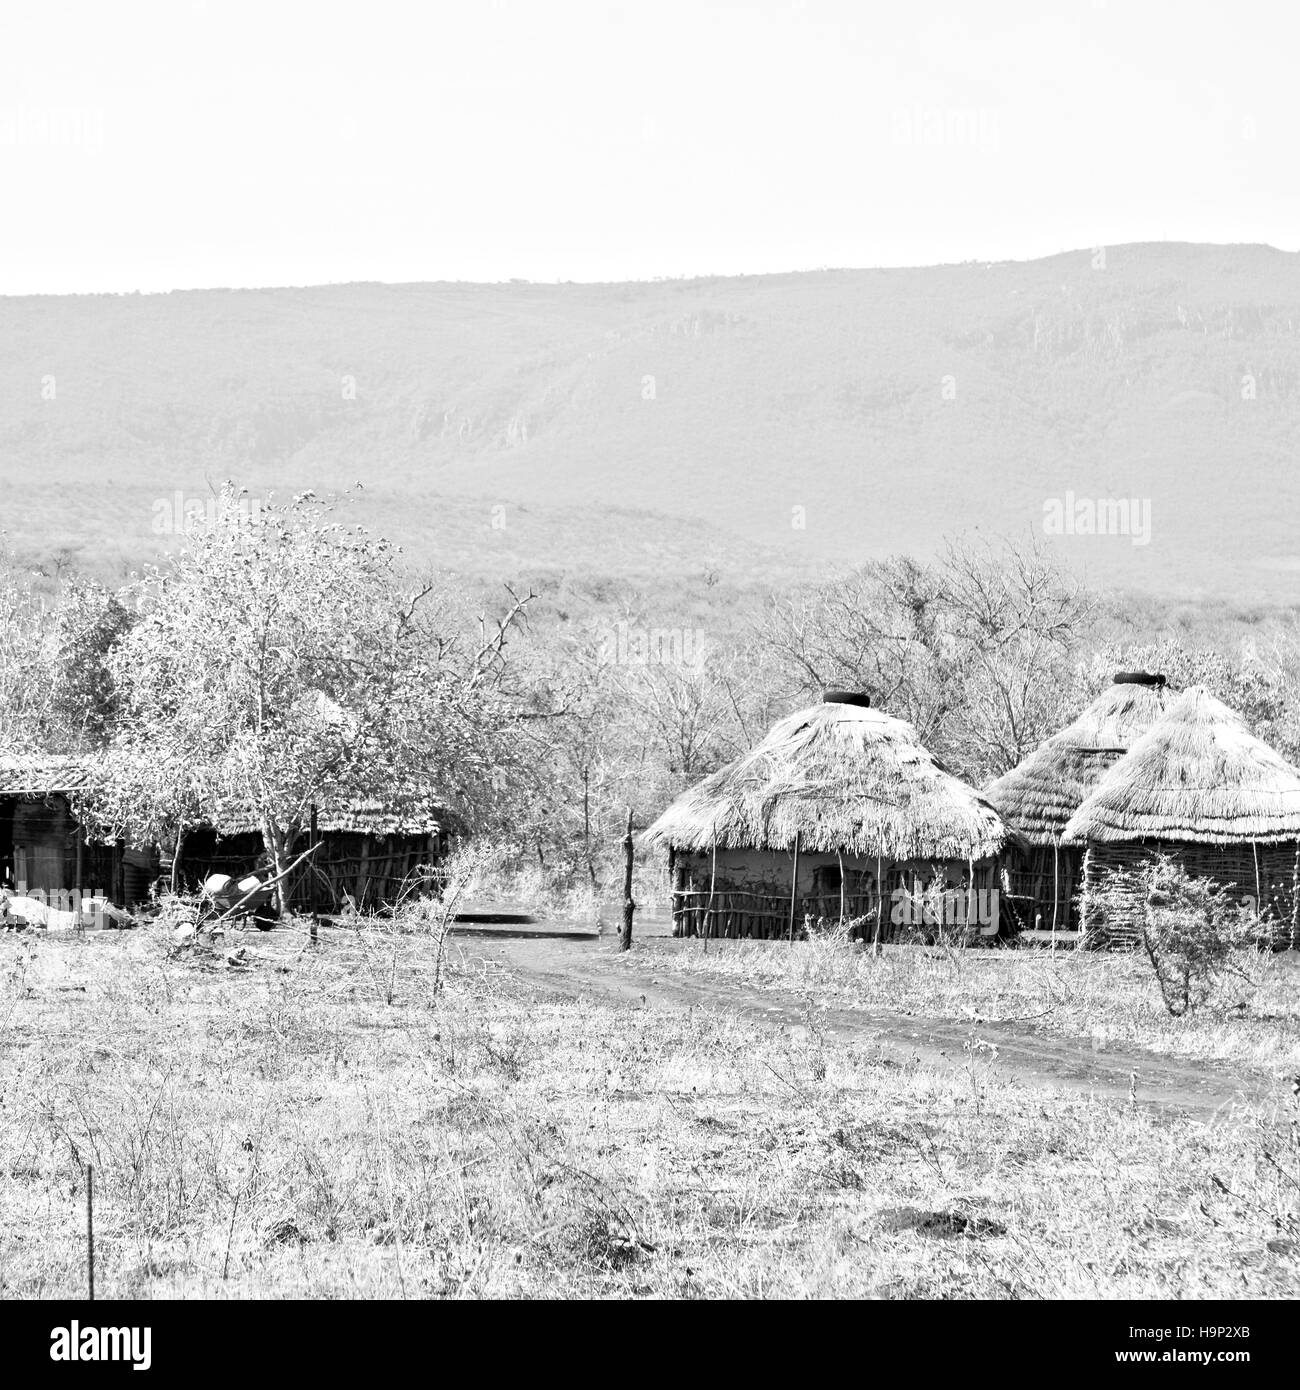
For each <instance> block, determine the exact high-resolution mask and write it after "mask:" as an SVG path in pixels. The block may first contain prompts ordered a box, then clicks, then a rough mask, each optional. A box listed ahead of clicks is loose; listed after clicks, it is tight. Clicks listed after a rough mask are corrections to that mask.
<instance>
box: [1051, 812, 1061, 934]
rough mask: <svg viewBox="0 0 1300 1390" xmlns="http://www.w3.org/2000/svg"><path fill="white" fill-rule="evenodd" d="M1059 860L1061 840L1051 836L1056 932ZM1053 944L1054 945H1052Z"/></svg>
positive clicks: (1053, 924) (1053, 906)
mask: <svg viewBox="0 0 1300 1390" xmlns="http://www.w3.org/2000/svg"><path fill="white" fill-rule="evenodd" d="M1060 859H1061V840H1060V837H1059V836H1057V835H1053V836H1052V930H1053V931H1055V930H1056V904H1057V901H1058V900H1059V898H1060V894H1061V886H1060V885H1061V880H1060V872H1061V869H1060ZM1053 944H1055V943H1053Z"/></svg>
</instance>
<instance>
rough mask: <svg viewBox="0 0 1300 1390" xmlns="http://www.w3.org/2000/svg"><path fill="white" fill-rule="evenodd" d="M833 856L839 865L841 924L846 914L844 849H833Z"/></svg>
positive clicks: (841, 924)
mask: <svg viewBox="0 0 1300 1390" xmlns="http://www.w3.org/2000/svg"><path fill="white" fill-rule="evenodd" d="M835 858H836V859H838V860H839V865H840V926H843V925H844V921H845V918H846V917H847V915H848V914H847V913H846V912H845V910H844V892H845V888H844V851H843V850H840V849H837V850H836V851H835Z"/></svg>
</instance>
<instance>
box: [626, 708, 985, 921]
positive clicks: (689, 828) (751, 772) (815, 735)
mask: <svg viewBox="0 0 1300 1390" xmlns="http://www.w3.org/2000/svg"><path fill="white" fill-rule="evenodd" d="M1006 838H1007V832H1006V828H1005V826H1004V825H1003V823H1002V820H1001V818H1000V817H999V816H998V813H997V812H996V811H995V810H994V809H993V807H992V806H991V805H990V804H989V803H988V802H987V801H986V800H985V799H984V798H983V797H982V796H981V795H980V794H979V793H978V792H977V791H976V790H975V789H974V788H973V787H969V786H967V785H966V784H965V783H964V782H962V781H960V780H959V779H958V778H956V777H954V776H953V775H952V774H951V773H950V772H948V771H947V770H946V769H945V768H944V767H943V766H942V765H941V764H940V763H939V762H938V761H937V760H936V759H935V758H934V756H933V755H932V754H931V753H929V752H928V751H927V750H926V749H925V748H924V747H923V746H922V744H921V742H920V740H919V739H918V738H917V735H916V730H915V729H913V727H912V726H911V725H910V724H908V723H906V722H904V721H903V720H901V719H895V718H892V717H891V716H889V715H887V714H884V713H883V712H882V711H880V710H876V709H872V708H871V707H870V704H869V701H868V700H867V698H866V697H865V696H859V695H853V694H851V693H849V692H845V691H828V692H827V696H826V699H825V700H824V701H823V702H822V703H821V704H820V705H815V706H813V707H812V708H811V709H804V710H799V711H798V712H797V713H795V714H791V715H788V716H787V717H786V718H784V719H782V720H780V721H779V722H778V723H777V724H776V725H775V726H774V727H773V729H772V730H771V731H770V732H769V733H768V735H767V737H766V738H764V739H763V740H762V741H761V742H760V743H759V744H758V745H757V746H756V747H754V748H753V749H751V750H750V751H749V752H748V753H745V754H744V755H743V756H741V757H739V758H737V759H736V760H735V761H734V762H732V763H730V764H729V765H728V766H726V767H724V768H722V769H721V770H720V771H719V772H716V773H714V774H713V775H712V776H711V777H706V778H705V779H704V780H703V781H702V782H700V783H699V784H698V785H697V786H695V787H692V788H690V789H689V790H688V791H686V792H684V793H683V794H682V795H681V796H679V797H678V798H677V800H676V801H674V802H673V804H672V805H671V806H670V807H669V808H668V809H667V810H666V811H665V812H664V813H663V815H661V816H660V817H659V819H658V820H656V821H655V822H654V824H653V825H651V826H650V828H649V829H648V830H647V831H646V832H645V833H644V835H643V836H642V842H643V843H644V844H647V845H652V846H663V847H665V848H667V850H668V852H669V862H670V864H671V865H672V870H673V919H674V930H675V932H676V933H677V934H678V935H687V936H689V935H696V934H700V935H706V936H708V935H727V936H785V935H789V936H791V937H793V936H794V935H795V933H796V931H801V930H802V929H803V925H804V923H805V920H807V921H809V922H815V921H817V920H826V921H839V922H852V923H857V924H858V925H856V926H854V927H853V930H854V931H855V932H858V933H859V934H866V931H867V929H866V928H865V927H864V925H863V924H865V923H867V922H870V923H871V924H872V925H871V928H870V934H872V935H873V936H874V937H875V938H876V939H877V940H881V939H884V938H885V937H886V936H888V935H889V934H890V929H889V928H888V927H887V926H886V918H887V917H888V916H889V915H890V911H891V906H890V905H891V901H897V899H898V895H899V894H906V893H912V892H913V891H920V890H919V888H918V885H921V884H924V885H933V883H934V881H935V880H938V879H942V881H943V883H944V884H945V885H947V886H950V887H952V888H953V889H954V890H956V889H957V888H958V887H961V888H962V889H963V890H964V891H966V892H967V893H968V894H969V893H970V892H972V891H975V892H978V889H979V887H980V885H981V884H985V886H986V887H987V883H991V881H992V868H991V866H992V861H993V858H994V857H995V856H996V855H997V854H998V852H999V851H1000V850H1001V848H1002V846H1003V843H1004V842H1005V840H1006ZM986 881H987V882H986ZM985 896H986V898H987V893H986V895H985ZM986 906H987V903H986ZM890 921H891V923H896V921H897V919H896V918H893V917H890ZM992 930H993V931H996V923H995V924H994V926H993V927H992Z"/></svg>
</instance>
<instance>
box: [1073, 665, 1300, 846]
mask: <svg viewBox="0 0 1300 1390" xmlns="http://www.w3.org/2000/svg"><path fill="white" fill-rule="evenodd" d="M1065 838H1066V839H1067V840H1069V841H1072V842H1074V843H1077V844H1081V843H1083V842H1084V841H1086V840H1098V841H1132V840H1166V841H1171V842H1175V843H1183V844H1186V843H1193V844H1208V845H1229V844H1242V843H1250V842H1251V841H1259V842H1268V841H1276V840H1300V768H1295V767H1293V766H1292V765H1291V764H1290V763H1289V762H1287V760H1286V759H1285V758H1284V757H1283V756H1282V755H1281V754H1280V753H1278V752H1275V751H1274V750H1273V749H1272V748H1270V747H1269V746H1268V744H1266V743H1264V742H1262V741H1261V740H1260V739H1257V738H1256V737H1255V736H1254V734H1252V733H1251V732H1250V730H1249V729H1247V727H1246V725H1245V722H1244V721H1243V720H1242V718H1241V716H1240V715H1238V714H1236V713H1235V712H1234V711H1233V710H1230V709H1229V708H1228V707H1227V705H1225V704H1224V703H1223V702H1222V701H1221V700H1216V699H1215V698H1214V696H1213V695H1211V694H1210V692H1209V691H1208V690H1206V689H1205V687H1204V686H1199V685H1194V686H1191V687H1189V688H1188V689H1187V690H1185V691H1184V692H1183V693H1182V694H1181V695H1180V696H1179V697H1178V699H1177V700H1176V701H1175V702H1174V703H1173V704H1172V705H1170V707H1169V709H1168V710H1166V711H1165V713H1164V715H1163V716H1161V718H1160V719H1158V720H1157V721H1156V722H1155V723H1154V724H1153V725H1152V726H1151V728H1150V729H1148V730H1147V732H1146V733H1145V734H1143V735H1142V737H1141V738H1139V739H1137V740H1136V741H1135V742H1134V744H1133V746H1132V748H1130V749H1129V751H1128V752H1127V753H1126V754H1125V755H1124V757H1123V758H1121V759H1120V760H1119V761H1118V762H1117V763H1116V764H1115V766H1114V767H1112V768H1111V769H1110V771H1109V772H1107V773H1106V775H1105V776H1104V777H1103V778H1102V779H1101V780H1100V781H1099V782H1098V783H1097V786H1096V789H1095V790H1094V791H1093V793H1092V795H1091V796H1089V797H1088V799H1087V800H1086V801H1085V802H1084V803H1083V805H1082V806H1080V807H1079V809H1078V811H1076V812H1075V814H1074V815H1073V816H1072V817H1071V818H1070V822H1069V824H1068V825H1067V826H1066V829H1065Z"/></svg>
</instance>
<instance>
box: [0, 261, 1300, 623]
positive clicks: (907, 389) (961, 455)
mask: <svg viewBox="0 0 1300 1390" xmlns="http://www.w3.org/2000/svg"><path fill="white" fill-rule="evenodd" d="M1247 377H1251V378H1253V381H1254V398H1253V399H1250V398H1248V397H1249V391H1246V393H1245V396H1246V397H1247V398H1244V397H1243V380H1244V379H1245V378H1247ZM50 378H52V382H51V381H50V380H49V379H50ZM651 379H652V380H651ZM51 387H52V393H53V399H48V398H47V397H49V395H50V394H51ZM1297 440H1300V256H1297V255H1293V254H1288V253H1283V252H1279V251H1275V250H1273V249H1271V248H1268V247H1261V246H1233V247H1214V246H1194V245H1182V244H1177V243H1158V244H1146V245H1135V246H1119V247H1111V248H1107V250H1106V253H1105V264H1104V268H1094V253H1092V252H1090V251H1079V252H1073V253H1069V254H1065V255H1060V256H1055V257H1052V258H1049V259H1046V260H1041V261H1035V262H1026V263H1000V264H964V265H957V266H943V267H933V268H925V269H916V270H876V271H872V270H828V271H821V272H816V273H808V274H791V275H776V276H761V277H739V278H725V279H709V280H692V281H660V282H649V283H645V282H639V283H631V284H607V285H576V284H565V285H534V284H518V283H511V284H504V285H472V284H419V285H378V284H355V285H340V286H332V287H323V288H310V289H278V290H258V291H192V292H184V293H173V294H167V295H148V296H139V295H131V296H110V295H100V296H68V297H32V298H8V299H0V496H2V497H3V520H0V527H2V528H3V529H4V530H5V531H6V532H7V533H8V544H9V546H10V548H11V549H12V550H13V551H14V552H15V553H17V554H18V555H20V556H21V557H22V558H23V559H25V560H32V561H38V560H42V559H48V557H49V556H50V555H52V554H54V553H55V552H57V551H58V550H60V548H63V547H66V548H67V549H68V550H69V551H70V552H71V554H72V556H73V558H74V560H75V562H76V563H79V564H82V565H84V566H86V567H88V568H91V569H93V570H96V571H98V572H100V573H101V574H104V575H105V576H109V575H113V574H116V573H119V572H121V571H122V570H123V569H124V568H125V567H127V566H129V565H132V564H134V563H136V562H137V561H138V560H139V559H141V558H142V557H143V556H145V555H147V554H148V553H150V552H151V551H152V550H154V549H156V548H157V547H158V545H159V544H160V543H161V540H160V538H159V537H158V536H157V535H155V534H154V533H153V531H152V530H151V526H152V524H153V523H154V519H155V516H156V511H155V507H154V504H155V503H156V502H158V501H159V500H160V499H171V498H172V497H173V496H174V493H175V492H176V490H177V489H180V490H182V491H183V492H184V494H185V495H186V496H192V497H202V496H203V495H205V493H206V492H207V490H208V488H209V485H210V484H215V483H218V482H219V481H220V480H221V479H223V478H226V477H235V478H238V479H239V480H240V481H241V482H243V483H245V484H246V485H247V486H248V487H249V488H250V489H251V490H252V492H253V493H254V494H258V493H259V492H264V491H266V490H268V489H270V488H272V487H286V488H291V489H295V490H296V489H299V488H301V487H306V486H312V487H315V488H317V490H322V489H324V488H329V487H335V486H341V485H346V484H348V483H350V482H352V481H353V480H354V479H359V480H362V481H363V482H364V483H365V485H366V493H365V498H364V500H363V501H362V502H361V503H360V504H359V506H358V510H357V517H358V519H360V520H365V521H367V522H368V523H371V524H373V525H375V526H377V527H379V528H380V529H382V530H384V531H386V532H387V533H388V534H390V535H392V536H393V537H394V538H395V539H398V540H400V541H402V542H403V543H404V544H405V545H406V547H407V549H408V551H409V552H410V553H411V554H412V556H413V557H414V558H415V559H417V560H418V561H420V562H426V561H428V562H433V563H437V564H441V565H448V566H451V567H453V568H457V569H461V570H464V571H466V572H469V573H473V574H477V575H483V576H488V575H498V574H499V575H511V576H517V577H519V578H521V579H522V580H524V581H527V580H529V579H530V578H531V577H533V576H534V575H543V574H548V573H551V574H553V573H557V572H568V573H591V574H599V575H614V576H630V575H634V576H649V577H653V576H656V575H660V576H662V575H666V574H671V573H674V572H676V573H681V574H687V573H691V574H701V573H703V572H705V571H706V570H719V571H721V572H723V573H724V574H725V575H726V577H727V579H728V581H730V582H744V581H745V580H747V579H752V578H757V577H760V576H762V577H764V578H776V577H781V576H784V575H789V576H794V575H799V574H808V573H813V572H816V571H818V570H820V569H823V568H825V567H827V566H832V565H837V564H840V563H843V562H845V561H851V560H857V559H862V558H866V557H868V556H872V555H880V554H884V553H887V552H889V551H892V550H897V549H902V548H905V549H909V550H913V551H917V552H926V551H928V550H930V549H932V548H933V547H934V546H935V545H936V544H937V543H938V542H939V541H940V539H941V538H942V537H943V535H944V534H945V533H951V532H955V531H965V530H972V529H980V530H984V531H990V532H999V533H1014V534H1017V535H1026V534H1029V533H1030V532H1034V533H1037V534H1039V535H1041V534H1042V533H1043V507H1044V502H1045V500H1046V499H1048V498H1052V497H1058V498H1064V497H1065V494H1066V492H1067V490H1068V491H1071V492H1073V493H1074V494H1075V496H1076V497H1079V498H1098V497H1136V498H1149V499H1150V501H1151V540H1150V543H1149V544H1147V545H1134V544H1133V543H1132V540H1131V538H1129V537H1127V536H1106V537H1082V536H1074V537H1068V536H1067V537H1062V538H1060V539H1059V540H1055V541H1054V542H1053V543H1054V544H1057V545H1059V546H1060V547H1061V551H1062V553H1063V554H1064V555H1066V556H1067V557H1068V558H1069V559H1070V560H1071V561H1072V562H1076V563H1078V564H1081V565H1082V566H1084V567H1085V568H1086V571H1087V573H1088V574H1089V576H1090V577H1091V578H1093V579H1094V580H1097V581H1100V582H1106V583H1110V584H1123V585H1128V586H1132V587H1135V588H1140V589H1145V590H1150V591H1153V592H1157V593H1166V594H1175V593H1177V594H1182V595H1185V596H1191V597H1196V596H1207V597H1208V596H1223V597H1228V598H1231V599H1236V600H1242V601H1249V600H1253V599H1255V598H1273V599H1279V598H1284V597H1286V596H1288V594H1289V593H1290V591H1291V589H1292V587H1293V586H1294V583H1295V578H1296V573H1297V571H1298V570H1300V540H1297V539H1296V537H1295V536H1294V534H1293V533H1294V526H1293V518H1294V517H1295V516H1296V515H1297V510H1296V504H1297V501H1298V500H1300V470H1297V468H1296V466H1295V465H1296V457H1295V455H1296V441H1297ZM796 507H802V508H805V509H806V527H805V528H804V529H796V528H795V527H793V526H792V518H793V517H794V515H795V513H794V511H793V509H794V508H796ZM494 508H503V509H504V510H498V511H494ZM494 522H495V524H494Z"/></svg>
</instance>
